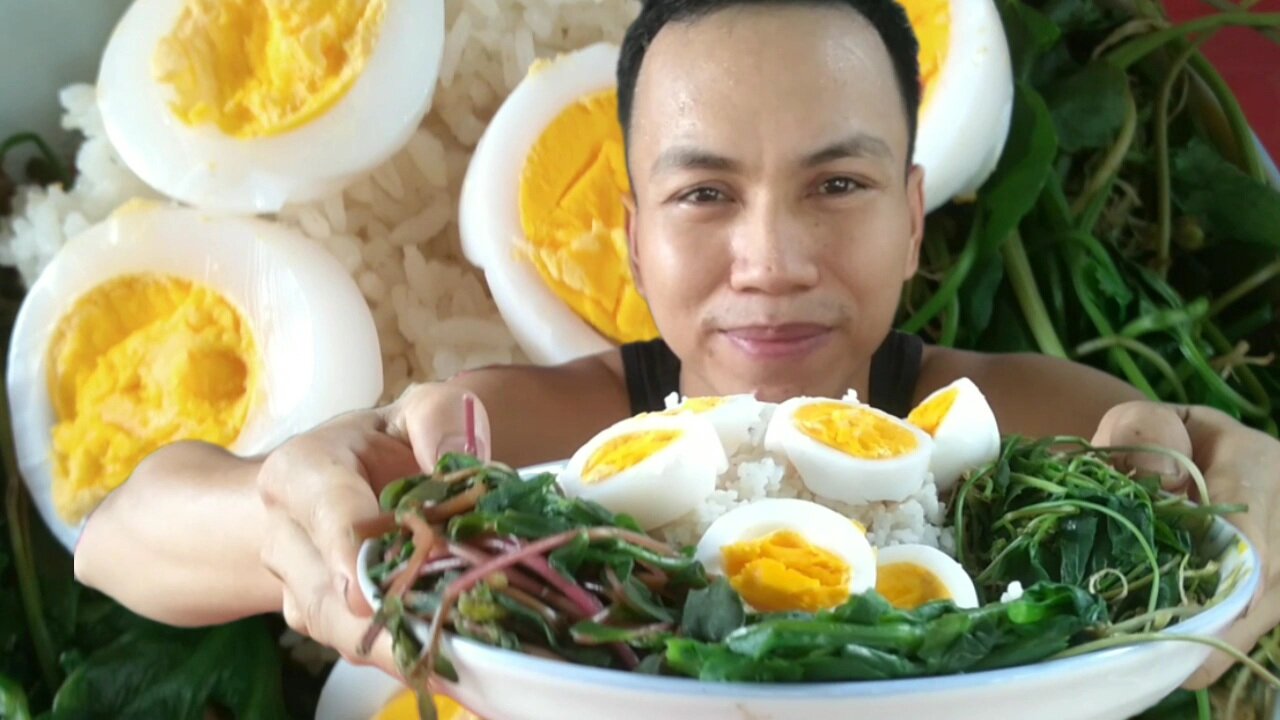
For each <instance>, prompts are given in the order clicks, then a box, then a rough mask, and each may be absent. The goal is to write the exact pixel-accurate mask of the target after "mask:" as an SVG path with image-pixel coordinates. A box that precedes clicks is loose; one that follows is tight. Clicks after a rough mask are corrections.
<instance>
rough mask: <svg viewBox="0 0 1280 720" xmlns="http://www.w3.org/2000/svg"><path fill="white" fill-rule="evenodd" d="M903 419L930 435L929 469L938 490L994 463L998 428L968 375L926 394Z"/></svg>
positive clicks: (985, 400)
mask: <svg viewBox="0 0 1280 720" xmlns="http://www.w3.org/2000/svg"><path fill="white" fill-rule="evenodd" d="M907 422H909V423H911V424H913V425H915V426H916V427H918V428H920V429H921V430H924V431H925V432H927V433H929V435H930V437H932V438H933V455H932V457H931V458H930V460H929V470H930V471H931V472H932V473H933V479H934V482H936V483H937V485H938V489H939V490H943V491H945V490H949V489H950V488H951V487H952V486H954V485H955V483H956V481H957V480H959V479H960V477H961V476H963V475H964V474H965V473H968V472H972V471H974V470H977V469H979V468H982V467H983V466H985V465H987V464H989V463H991V462H994V461H995V459H996V457H997V456H999V454H1000V428H999V426H998V425H997V424H996V416H995V413H994V412H993V411H992V410H991V405H989V404H988V403H987V398H986V397H985V396H984V395H983V394H982V391H981V390H979V389H978V386H977V385H975V384H974V383H973V381H972V380H970V379H969V378H960V379H959V380H956V381H955V382H953V383H951V384H950V385H947V386H946V387H944V388H941V389H939V390H937V391H935V392H933V393H931V394H930V395H929V396H928V397H926V398H925V399H924V400H923V401H922V402H921V403H920V404H919V405H917V406H916V408H915V409H914V410H912V411H911V413H910V414H909V415H907Z"/></svg>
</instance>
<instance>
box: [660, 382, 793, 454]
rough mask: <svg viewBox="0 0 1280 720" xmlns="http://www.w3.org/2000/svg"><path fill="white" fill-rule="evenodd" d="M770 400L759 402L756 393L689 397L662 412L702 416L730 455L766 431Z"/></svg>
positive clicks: (770, 405) (672, 414) (673, 414)
mask: <svg viewBox="0 0 1280 720" xmlns="http://www.w3.org/2000/svg"><path fill="white" fill-rule="evenodd" d="M771 407H772V404H770V403H763V402H760V401H759V400H757V399H756V398H755V396H754V395H745V394H744V395H725V396H706V397H690V398H685V399H683V400H681V401H679V402H675V403H672V404H671V405H670V407H668V408H667V409H666V410H664V411H663V412H662V413H661V414H662V415H667V416H679V415H702V416H703V417H705V418H706V419H707V420H708V421H709V422H710V423H711V425H712V427H714V428H715V430H716V434H717V435H719V436H720V444H721V445H723V446H724V451H725V454H727V455H729V456H730V457H732V456H733V454H734V453H736V452H738V450H739V449H741V448H742V447H743V446H744V445H746V444H747V443H749V442H751V440H752V435H753V434H756V433H760V432H761V431H762V430H763V427H762V426H763V423H764V422H765V421H766V417H765V416H766V414H767V412H768V409H769V408H771Z"/></svg>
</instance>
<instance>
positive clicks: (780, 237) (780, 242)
mask: <svg viewBox="0 0 1280 720" xmlns="http://www.w3.org/2000/svg"><path fill="white" fill-rule="evenodd" d="M740 218H741V219H740V225H739V227H738V228H737V229H736V231H735V233H734V240H733V256H734V257H733V268H732V271H731V272H730V278H729V283H730V286H731V287H732V288H733V289H734V290H738V291H742V292H751V291H754V292H762V293H766V294H769V295H785V294H788V293H794V292H800V291H803V290H807V289H809V288H811V287H813V286H814V285H816V284H817V282H818V276H819V264H818V262H817V258H815V257H814V252H815V243H814V241H813V238H812V237H810V236H811V234H812V233H811V232H809V231H808V230H807V228H806V225H805V222H804V219H803V218H802V217H801V216H800V213H799V211H798V209H797V208H794V207H791V206H790V205H789V204H787V203H785V202H780V201H777V200H765V201H761V202H757V203H756V204H755V205H754V206H753V207H752V208H750V209H749V210H748V211H747V212H744V213H742V214H741V216H740Z"/></svg>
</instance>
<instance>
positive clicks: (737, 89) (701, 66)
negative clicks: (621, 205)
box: [631, 4, 906, 153]
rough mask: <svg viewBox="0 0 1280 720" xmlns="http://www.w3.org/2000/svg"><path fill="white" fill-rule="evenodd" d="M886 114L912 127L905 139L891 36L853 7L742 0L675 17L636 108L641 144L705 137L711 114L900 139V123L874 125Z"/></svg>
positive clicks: (833, 137)
mask: <svg viewBox="0 0 1280 720" xmlns="http://www.w3.org/2000/svg"><path fill="white" fill-rule="evenodd" d="M886 110H890V111H892V113H891V114H890V115H889V117H888V118H886V117H883V116H884V115H886V112H885V111H886ZM877 116H880V117H877ZM885 120H892V122H895V123H897V124H898V125H901V126H902V127H901V128H898V129H897V131H898V134H900V135H901V138H902V140H901V142H902V144H903V147H904V148H905V138H906V128H905V113H904V112H903V110H902V108H901V98H900V97H899V93H898V90H897V85H896V81H895V76H894V70H893V65H892V62H891V60H890V58H889V55H888V51H887V49H886V48H885V46H884V43H883V41H881V39H880V37H879V35H878V34H877V33H876V31H875V29H874V28H873V27H872V26H871V24H870V23H869V22H867V21H866V20H865V19H864V18H863V17H862V16H861V15H860V14H858V13H857V12H855V11H853V10H852V9H849V8H841V7H838V6H834V5H818V4H813V5H810V4H794V5H781V4H779V5H773V4H766V5H741V6H735V7H731V8H728V9H724V10H720V11H716V12H713V13H711V14H708V15H707V16H704V17H700V18H697V19H695V20H693V21H687V22H676V23H671V24H668V25H667V26H666V27H664V28H663V29H662V31H661V32H659V33H658V35H657V37H656V38H655V39H654V40H653V43H652V44H651V46H650V48H649V49H648V51H647V53H646V56H645V60H644V62H643V64H642V66H641V69H640V74H639V77H638V78H637V83H636V91H635V100H634V104H633V109H632V117H631V122H632V129H633V136H634V137H633V140H634V141H635V142H636V143H637V144H647V143H649V142H652V141H654V140H661V143H660V144H662V145H664V146H667V145H671V144H672V143H675V142H687V141H689V140H691V139H695V137H696V136H697V135H700V134H703V133H705V132H706V131H708V127H706V126H707V125H708V123H710V124H717V123H718V124H720V125H724V124H726V123H753V124H762V123H763V124H765V125H766V127H761V128H760V130H761V132H765V133H767V132H771V131H777V132H795V131H797V130H800V129H804V130H809V131H814V132H819V133H823V134H824V135H825V136H826V137H823V138H809V139H808V140H807V141H806V142H805V145H806V146H808V147H812V146H813V145H814V143H818V144H822V143H824V142H834V141H837V140H841V139H843V138H844V137H845V136H847V135H848V134H849V133H850V132H852V131H855V130H856V131H861V132H869V133H870V134H873V135H881V136H885V138H886V140H892V139H894V137H896V136H895V134H894V133H893V132H892V131H893V128H892V127H889V128H880V129H879V130H877V128H875V127H867V125H868V124H870V125H872V126H874V125H876V124H883V123H884V121H885ZM797 121H801V122H797ZM770 122H773V123H774V124H776V125H777V127H773V128H770V127H767V125H768V124H769V123H770ZM854 126H857V127H854ZM797 140H800V139H799V138H797ZM894 144H895V145H896V144H897V143H896V142H895V143H894ZM898 152H899V153H901V152H905V150H900V151H898Z"/></svg>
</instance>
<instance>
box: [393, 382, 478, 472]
mask: <svg viewBox="0 0 1280 720" xmlns="http://www.w3.org/2000/svg"><path fill="white" fill-rule="evenodd" d="M468 407H469V408H470V409H468ZM387 412H388V417H387V432H388V433H390V434H391V435H393V436H397V437H399V438H400V439H402V440H404V441H406V442H408V443H409V446H410V447H411V448H413V455H414V458H415V459H416V460H417V462H418V465H419V467H420V468H421V469H422V471H423V472H430V471H431V470H432V469H434V468H435V466H436V462H437V461H438V460H439V459H440V457H441V456H442V455H445V454H446V453H451V452H457V453H461V452H467V453H470V454H472V455H475V456H476V457H477V458H479V459H481V460H488V459H489V453H490V437H489V415H488V413H487V412H486V411H485V408H484V404H483V403H481V402H480V398H478V397H476V396H475V394H474V393H471V392H470V391H468V390H465V389H463V388H460V387H457V386H455V385H450V384H448V383H424V384H420V385H413V386H410V388H409V389H408V390H406V391H405V392H404V394H403V395H401V396H400V398H399V399H398V400H396V401H395V402H394V403H392V404H391V405H390V406H388V408H387ZM469 442H473V443H474V447H467V445H468V443H469Z"/></svg>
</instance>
